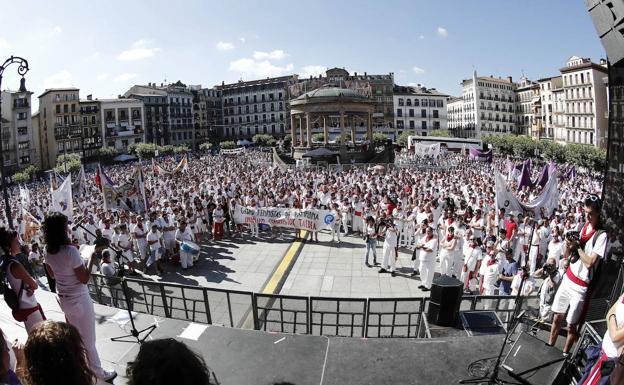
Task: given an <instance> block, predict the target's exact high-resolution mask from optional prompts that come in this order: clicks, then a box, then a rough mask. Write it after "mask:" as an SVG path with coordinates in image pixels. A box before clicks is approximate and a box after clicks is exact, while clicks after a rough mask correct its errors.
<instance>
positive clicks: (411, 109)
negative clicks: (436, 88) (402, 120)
mask: <svg viewBox="0 0 624 385" xmlns="http://www.w3.org/2000/svg"><path fill="white" fill-rule="evenodd" d="M409 116H410V118H413V117H414V109H413V108H410V109H409Z"/></svg>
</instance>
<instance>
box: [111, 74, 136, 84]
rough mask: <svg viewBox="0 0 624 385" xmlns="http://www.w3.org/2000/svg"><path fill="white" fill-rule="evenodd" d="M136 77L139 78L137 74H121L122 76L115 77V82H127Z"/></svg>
mask: <svg viewBox="0 0 624 385" xmlns="http://www.w3.org/2000/svg"><path fill="white" fill-rule="evenodd" d="M136 77H137V74H130V73H125V74H120V75H117V76H115V81H116V82H127V81H128V80H131V79H134V78H136Z"/></svg>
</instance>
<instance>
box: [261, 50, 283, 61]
mask: <svg viewBox="0 0 624 385" xmlns="http://www.w3.org/2000/svg"><path fill="white" fill-rule="evenodd" d="M286 56H288V54H287V53H286V52H284V51H282V50H281V49H276V50H273V51H271V52H262V51H255V52H254V53H253V58H254V59H256V60H282V59H284V58H285V57H286Z"/></svg>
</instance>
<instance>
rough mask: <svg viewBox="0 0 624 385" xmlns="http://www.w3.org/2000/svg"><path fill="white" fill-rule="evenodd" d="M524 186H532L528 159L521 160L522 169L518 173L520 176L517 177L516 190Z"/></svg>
mask: <svg viewBox="0 0 624 385" xmlns="http://www.w3.org/2000/svg"><path fill="white" fill-rule="evenodd" d="M525 186H529V187H531V186H532V182H531V163H530V161H529V160H525V161H524V162H522V171H521V173H520V178H519V179H518V191H520V190H522V188H523V187H525Z"/></svg>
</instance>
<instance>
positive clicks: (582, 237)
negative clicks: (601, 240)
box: [579, 222, 596, 248]
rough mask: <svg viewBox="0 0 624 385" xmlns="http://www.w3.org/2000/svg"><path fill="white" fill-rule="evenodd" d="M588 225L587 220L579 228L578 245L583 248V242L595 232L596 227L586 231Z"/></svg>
mask: <svg viewBox="0 0 624 385" xmlns="http://www.w3.org/2000/svg"><path fill="white" fill-rule="evenodd" d="M588 227H589V222H588V223H585V224H584V225H583V228H582V229H581V240H580V242H579V243H580V245H581V247H583V248H585V244H586V243H587V241H589V240H590V239H591V237H592V236H594V234H595V233H596V229H595V228H592V230H591V231H590V232H587V228H588Z"/></svg>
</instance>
